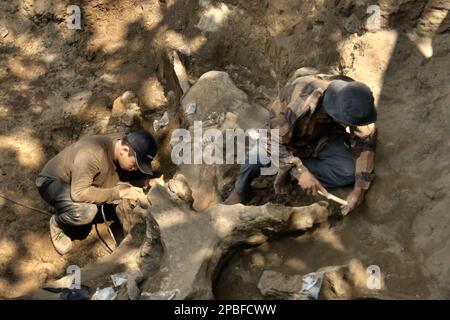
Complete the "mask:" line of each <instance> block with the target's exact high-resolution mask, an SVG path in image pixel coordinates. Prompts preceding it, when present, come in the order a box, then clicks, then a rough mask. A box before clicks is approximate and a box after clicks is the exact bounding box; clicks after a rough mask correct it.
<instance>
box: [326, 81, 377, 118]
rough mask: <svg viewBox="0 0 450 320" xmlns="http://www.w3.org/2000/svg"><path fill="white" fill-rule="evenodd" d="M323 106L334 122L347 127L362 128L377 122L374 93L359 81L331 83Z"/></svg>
mask: <svg viewBox="0 0 450 320" xmlns="http://www.w3.org/2000/svg"><path fill="white" fill-rule="evenodd" d="M323 105H324V107H325V111H326V112H327V113H328V114H329V115H330V116H331V117H332V118H333V119H334V120H336V121H338V122H342V123H344V124H347V125H353V126H362V125H367V124H369V123H374V122H375V121H376V120H377V110H376V109H375V105H374V98H373V94H372V91H370V88H369V87H368V86H366V85H365V84H364V83H362V82H359V81H350V82H348V81H343V80H334V81H331V83H330V84H329V86H328V88H327V90H326V91H325V95H324V99H323Z"/></svg>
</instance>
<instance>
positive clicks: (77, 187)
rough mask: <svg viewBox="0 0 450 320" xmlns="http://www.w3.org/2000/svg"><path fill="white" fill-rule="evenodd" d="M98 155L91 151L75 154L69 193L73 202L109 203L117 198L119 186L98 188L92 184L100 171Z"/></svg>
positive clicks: (118, 197)
mask: <svg viewBox="0 0 450 320" xmlns="http://www.w3.org/2000/svg"><path fill="white" fill-rule="evenodd" d="M99 164H100V161H99V159H98V156H96V155H95V154H93V153H91V152H87V151H86V152H80V153H78V154H77V156H76V157H75V159H74V161H73V165H72V181H71V184H70V195H71V197H72V200H73V201H75V202H85V203H94V204H103V203H111V202H113V201H114V200H119V199H120V196H119V187H114V188H98V187H95V186H93V185H92V183H93V181H94V178H95V176H96V175H97V174H98V173H99V172H100V168H99Z"/></svg>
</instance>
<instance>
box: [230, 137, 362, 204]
mask: <svg viewBox="0 0 450 320" xmlns="http://www.w3.org/2000/svg"><path fill="white" fill-rule="evenodd" d="M252 152H258V148H257V146H255V148H253V149H252V150H250V153H252ZM255 158H256V157H255ZM248 159H249V155H247V160H248ZM257 159H258V163H257V164H244V165H242V166H241V169H240V172H239V176H238V180H237V183H236V192H237V193H238V194H239V195H240V196H241V197H242V198H243V199H248V197H249V196H250V192H251V183H252V181H253V180H254V179H255V178H257V177H259V175H260V171H261V168H262V167H269V166H270V163H269V164H267V165H262V164H261V163H262V162H265V163H267V159H262V157H261V156H260V155H259V154H258V157H257ZM301 160H302V162H303V165H304V166H305V167H306V168H308V170H309V171H310V172H311V173H312V174H313V175H314V176H315V177H316V178H317V180H319V181H320V183H321V184H322V185H323V186H324V187H325V188H335V187H344V186H348V185H353V184H354V183H355V161H354V160H353V156H352V154H351V151H350V149H349V147H348V146H346V145H345V139H344V138H342V137H341V138H338V139H336V140H334V141H332V142H330V143H328V144H326V145H325V146H324V147H323V148H322V150H320V151H319V152H318V153H317V155H316V156H315V157H310V158H306V159H301Z"/></svg>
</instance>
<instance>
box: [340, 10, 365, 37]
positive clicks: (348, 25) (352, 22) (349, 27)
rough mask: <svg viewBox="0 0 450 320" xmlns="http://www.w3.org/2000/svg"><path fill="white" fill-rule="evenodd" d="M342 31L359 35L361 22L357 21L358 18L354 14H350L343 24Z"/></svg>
mask: <svg viewBox="0 0 450 320" xmlns="http://www.w3.org/2000/svg"><path fill="white" fill-rule="evenodd" d="M344 29H345V31H347V32H348V33H351V34H353V33H358V34H359V35H360V34H361V32H362V31H361V20H359V19H358V17H357V16H356V15H354V14H352V15H351V16H350V17H348V18H347V19H345V22H344Z"/></svg>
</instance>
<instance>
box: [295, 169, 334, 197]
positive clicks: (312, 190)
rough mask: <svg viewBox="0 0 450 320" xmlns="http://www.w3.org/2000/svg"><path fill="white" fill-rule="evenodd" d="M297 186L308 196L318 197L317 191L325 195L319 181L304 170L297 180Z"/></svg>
mask: <svg viewBox="0 0 450 320" xmlns="http://www.w3.org/2000/svg"><path fill="white" fill-rule="evenodd" d="M298 185H299V186H300V187H301V188H302V189H303V190H304V191H305V192H306V193H307V194H309V195H314V196H317V195H318V193H317V192H318V191H319V190H320V191H322V192H324V193H326V192H327V191H326V190H325V188H324V187H323V186H322V185H321V184H320V182H319V180H317V179H316V177H314V175H313V174H312V173H311V172H309V171H308V170H304V171H303V173H302V174H301V175H300V178H299V179H298Z"/></svg>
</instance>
